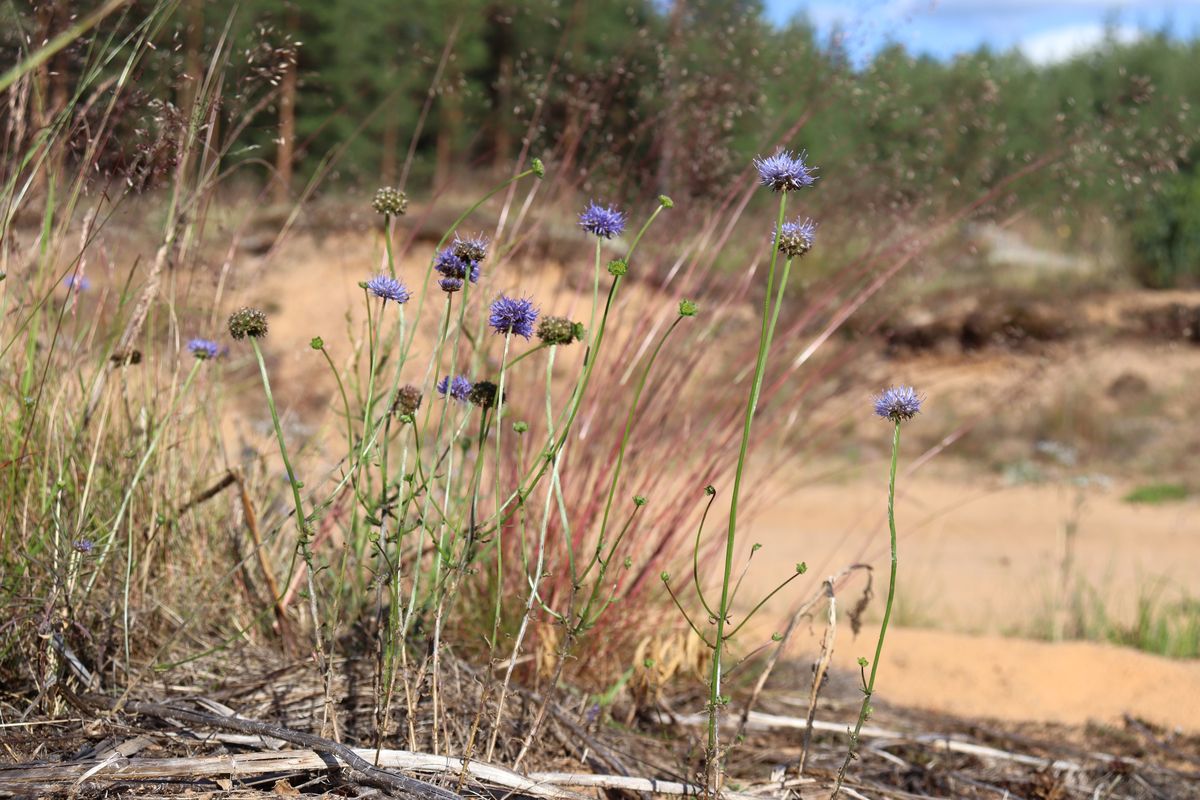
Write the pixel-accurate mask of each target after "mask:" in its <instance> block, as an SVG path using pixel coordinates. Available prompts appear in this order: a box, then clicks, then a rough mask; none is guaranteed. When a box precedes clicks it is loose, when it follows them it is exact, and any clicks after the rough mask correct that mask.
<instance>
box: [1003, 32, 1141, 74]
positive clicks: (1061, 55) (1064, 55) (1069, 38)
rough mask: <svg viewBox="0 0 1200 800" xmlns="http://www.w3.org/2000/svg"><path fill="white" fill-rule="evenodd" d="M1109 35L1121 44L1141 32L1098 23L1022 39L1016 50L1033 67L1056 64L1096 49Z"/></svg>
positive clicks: (1139, 35) (1136, 36)
mask: <svg viewBox="0 0 1200 800" xmlns="http://www.w3.org/2000/svg"><path fill="white" fill-rule="evenodd" d="M1108 36H1111V37H1112V38H1113V39H1114V40H1116V41H1118V42H1121V43H1122V44H1128V43H1130V42H1135V41H1137V40H1138V39H1139V38H1141V36H1142V32H1141V31H1139V30H1138V29H1137V28H1134V27H1130V26H1120V27H1117V28H1106V27H1105V26H1104V25H1101V24H1100V23H1098V22H1089V23H1084V24H1081V25H1068V26H1065V27H1062V28H1054V29H1052V30H1048V31H1041V32H1039V33H1035V34H1032V35H1030V36H1027V37H1025V38H1024V39H1022V40H1021V41H1020V42H1018V44H1017V47H1018V49H1020V50H1021V52H1023V53H1024V54H1025V56H1026V57H1027V58H1028V59H1029V60H1030V61H1032V62H1033V63H1035V64H1055V63H1058V62H1060V61H1066V60H1068V59H1071V58H1074V57H1075V56H1078V55H1081V54H1083V53H1086V52H1088V51H1090V50H1095V49H1096V48H1097V47H1098V46H1099V45H1101V44H1102V43H1103V42H1104V40H1105V38H1106V37H1108Z"/></svg>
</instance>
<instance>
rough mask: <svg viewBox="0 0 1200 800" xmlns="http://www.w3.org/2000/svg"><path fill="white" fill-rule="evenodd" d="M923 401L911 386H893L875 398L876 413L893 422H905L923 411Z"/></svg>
mask: <svg viewBox="0 0 1200 800" xmlns="http://www.w3.org/2000/svg"><path fill="white" fill-rule="evenodd" d="M921 400H922V398H921V396H920V395H918V394H917V391H916V389H913V388H912V387H911V386H891V387H889V388H887V389H885V390H884V391H883V392H882V393H881V394H880V395H879V396H878V397H876V398H875V413H876V414H878V415H879V416H881V417H883V418H884V419H890V420H891V421H892V422H896V423H900V422H904V421H905V420H909V419H912V418H913V417H915V416H916V415H917V413H918V412H919V411H920V410H921Z"/></svg>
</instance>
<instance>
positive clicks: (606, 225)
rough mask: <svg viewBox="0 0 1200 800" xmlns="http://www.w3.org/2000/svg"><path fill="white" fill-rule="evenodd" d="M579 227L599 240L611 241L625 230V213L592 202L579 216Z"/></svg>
mask: <svg viewBox="0 0 1200 800" xmlns="http://www.w3.org/2000/svg"><path fill="white" fill-rule="evenodd" d="M579 227H581V228H583V229H584V230H585V231H587V232H588V233H591V234H594V235H595V236H599V237H600V238H601V239H611V238H613V237H614V236H620V235H621V231H623V230H625V212H623V211H618V210H617V209H615V208H613V207H612V206H602V205H600V204H599V203H597V202H596V201H595V200H593V201H592V202H590V203H588V207H587V208H585V209H584V210H583V213H581V214H580V215H579Z"/></svg>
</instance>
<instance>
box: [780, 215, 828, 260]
mask: <svg viewBox="0 0 1200 800" xmlns="http://www.w3.org/2000/svg"><path fill="white" fill-rule="evenodd" d="M816 235H817V223H815V222H813V221H812V220H811V219H806V220H804V221H801V220H800V219H799V218H796V219H794V220H792V221H791V222H785V223H783V228H782V229H781V230H780V231H778V232H777V234H776V233H772V234H771V242H772V243H773V244H777V246H778V247H779V252H781V253H783V254H784V255H785V256H787V257H788V258H796V257H797V256H802V255H804V254H805V253H807V252H808V251H809V250H811V249H812V246H813V240H814V239H815V238H816ZM776 240H778V241H777V242H776Z"/></svg>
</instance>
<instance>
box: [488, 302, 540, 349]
mask: <svg viewBox="0 0 1200 800" xmlns="http://www.w3.org/2000/svg"><path fill="white" fill-rule="evenodd" d="M537 318H538V310H537V308H535V307H534V305H533V301H532V300H530V299H529V298H528V297H505V296H504V295H501V296H500V297H497V298H496V299H495V301H494V302H493V303H492V308H491V316H489V317H488V324H489V325H491V326H492V330H493V331H495V332H496V333H503V334H513V333H515V334H516V335H517V336H524V337H525V338H526V339H528V338H529V337H530V336H532V335H533V323H534V322H536V321H537Z"/></svg>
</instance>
